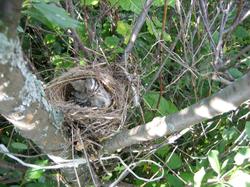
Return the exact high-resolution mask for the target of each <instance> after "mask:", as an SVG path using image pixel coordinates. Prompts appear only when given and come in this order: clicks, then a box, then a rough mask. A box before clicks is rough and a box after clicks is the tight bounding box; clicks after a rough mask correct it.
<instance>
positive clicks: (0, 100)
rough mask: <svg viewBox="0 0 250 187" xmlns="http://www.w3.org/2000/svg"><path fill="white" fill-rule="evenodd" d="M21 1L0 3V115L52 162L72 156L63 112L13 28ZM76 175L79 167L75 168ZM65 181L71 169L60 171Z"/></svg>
mask: <svg viewBox="0 0 250 187" xmlns="http://www.w3.org/2000/svg"><path fill="white" fill-rule="evenodd" d="M21 6H22V1H20V0H18V1H17V0H2V1H1V2H0V22H1V26H0V41H1V45H0V114H2V115H3V116H4V117H5V118H6V119H7V120H9V121H10V122H11V123H12V124H13V125H14V127H15V128H16V130H17V131H18V132H19V133H20V135H21V136H23V137H24V138H28V139H30V140H32V141H33V142H34V143H35V144H36V145H37V146H38V147H39V148H40V149H41V151H42V152H43V153H46V154H47V155H48V156H49V157H50V158H51V159H52V160H53V161H54V162H56V163H60V161H58V158H63V159H69V158H71V157H72V153H71V145H70V144H69V141H68V140H67V137H66V136H65V135H64V134H63V133H62V131H61V125H62V122H63V115H62V113H61V112H60V111H57V110H56V109H55V108H53V107H52V106H51V105H50V104H49V103H48V102H47V100H46V97H45V93H44V90H43V87H42V83H41V82H40V81H39V80H38V79H37V78H36V77H35V76H34V75H33V74H32V73H31V72H30V71H29V70H28V68H27V66H26V65H27V62H26V61H25V60H24V59H23V54H22V50H21V46H20V43H19V40H18V38H17V37H16V28H17V25H18V21H19V17H20V11H21ZM77 170H78V175H81V174H83V172H84V169H83V167H78V169H77ZM61 171H62V173H63V175H64V176H65V178H66V180H68V181H69V182H72V184H73V185H75V184H77V183H76V182H75V171H74V168H65V169H62V170H61Z"/></svg>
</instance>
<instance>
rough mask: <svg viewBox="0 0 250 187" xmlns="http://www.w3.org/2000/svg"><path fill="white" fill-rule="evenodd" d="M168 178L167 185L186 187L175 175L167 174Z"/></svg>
mask: <svg viewBox="0 0 250 187" xmlns="http://www.w3.org/2000/svg"><path fill="white" fill-rule="evenodd" d="M166 178H167V180H166V181H167V183H168V184H169V185H170V186H178V187H184V184H183V182H182V181H181V180H180V179H179V178H178V177H176V176H174V175H170V174H167V175H166Z"/></svg>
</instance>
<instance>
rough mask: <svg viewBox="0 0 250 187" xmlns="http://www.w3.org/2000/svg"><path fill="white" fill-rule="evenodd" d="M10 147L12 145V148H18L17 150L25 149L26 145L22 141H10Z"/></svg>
mask: <svg viewBox="0 0 250 187" xmlns="http://www.w3.org/2000/svg"><path fill="white" fill-rule="evenodd" d="M11 147H13V148H14V149H18V150H27V149H28V146H27V145H26V144H24V143H20V142H13V143H11Z"/></svg>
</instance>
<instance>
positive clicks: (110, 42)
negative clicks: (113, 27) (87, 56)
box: [104, 36, 119, 49]
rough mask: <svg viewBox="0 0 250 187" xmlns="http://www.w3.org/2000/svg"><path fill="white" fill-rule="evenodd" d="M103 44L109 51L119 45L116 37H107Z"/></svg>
mask: <svg viewBox="0 0 250 187" xmlns="http://www.w3.org/2000/svg"><path fill="white" fill-rule="evenodd" d="M104 42H105V44H106V45H107V46H108V47H109V48H110V49H114V48H115V47H117V46H118V44H119V38H118V37H117V36H108V37H106V38H105V40H104Z"/></svg>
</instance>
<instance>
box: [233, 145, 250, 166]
mask: <svg viewBox="0 0 250 187" xmlns="http://www.w3.org/2000/svg"><path fill="white" fill-rule="evenodd" d="M248 159H250V148H249V147H241V148H240V149H239V150H238V151H237V153H236V155H235V157H234V161H235V163H236V165H242V164H243V163H244V162H245V161H246V160H248Z"/></svg>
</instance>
